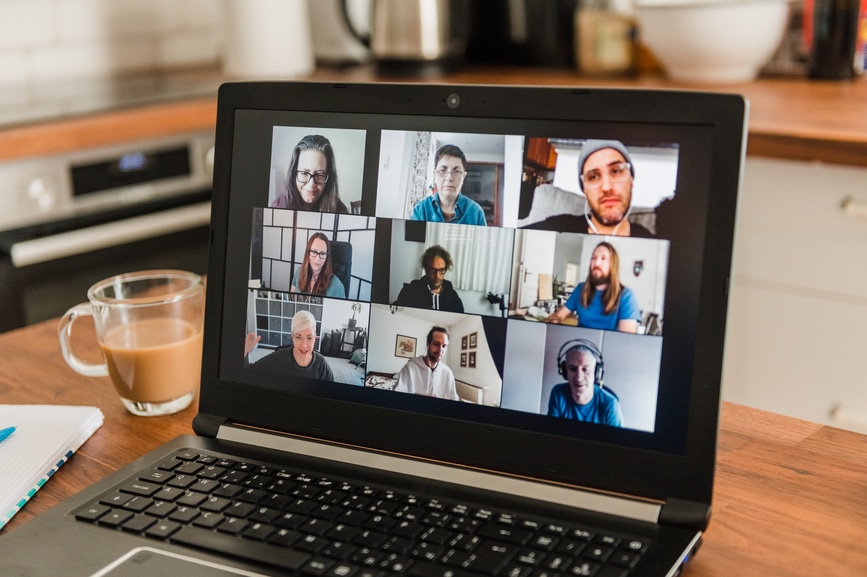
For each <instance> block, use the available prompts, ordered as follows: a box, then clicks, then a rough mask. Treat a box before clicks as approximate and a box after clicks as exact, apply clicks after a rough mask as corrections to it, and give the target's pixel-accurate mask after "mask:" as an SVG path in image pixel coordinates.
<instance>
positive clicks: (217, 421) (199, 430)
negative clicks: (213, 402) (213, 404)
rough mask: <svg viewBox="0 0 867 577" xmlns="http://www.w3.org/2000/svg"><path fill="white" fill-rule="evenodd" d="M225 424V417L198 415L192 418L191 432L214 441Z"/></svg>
mask: <svg viewBox="0 0 867 577" xmlns="http://www.w3.org/2000/svg"><path fill="white" fill-rule="evenodd" d="M226 422H227V420H226V418H225V417H220V416H218V415H208V414H206V413H199V414H197V415H196V416H195V417H193V431H195V432H196V434H197V435H199V436H200V437H208V438H210V439H216V438H217V434H218V433H219V432H220V427H222V426H223V425H225V424H226Z"/></svg>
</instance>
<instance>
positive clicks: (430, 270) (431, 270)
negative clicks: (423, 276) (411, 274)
mask: <svg viewBox="0 0 867 577" xmlns="http://www.w3.org/2000/svg"><path fill="white" fill-rule="evenodd" d="M424 270H426V271H427V272H428V274H430V273H436V274H437V276H445V275H446V269H444V268H433V267H430V266H426V267H425V268H424Z"/></svg>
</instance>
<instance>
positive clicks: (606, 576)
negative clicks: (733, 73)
mask: <svg viewBox="0 0 867 577" xmlns="http://www.w3.org/2000/svg"><path fill="white" fill-rule="evenodd" d="M747 110H748V105H747V102H746V101H745V100H744V99H743V98H742V97H740V96H737V95H723V94H712V93H690V92H678V91H663V90H625V89H602V88H598V89H597V88H559V87H550V88H548V87H545V88H539V87H511V86H510V87H506V86H497V87H495V86H468V85H467V86H458V85H451V86H450V85H422V84H413V85H403V84H387V83H382V84H329V83H291V82H273V83H271V82H251V83H244V82H241V83H228V84H225V85H223V86H222V87H221V88H220V90H219V97H218V108H217V128H216V153H215V167H214V185H213V212H212V219H211V232H212V250H211V253H210V261H209V274H208V286H207V292H208V294H207V311H206V320H205V337H204V351H203V361H202V382H201V391H200V402H199V414H198V415H197V416H196V417H195V419H194V422H193V428H194V430H195V433H196V434H195V435H186V436H182V437H179V438H177V439H175V440H173V441H171V442H169V443H168V444H166V445H164V446H161V447H160V448H158V449H156V450H154V451H152V452H150V453H148V454H147V455H144V456H143V457H141V458H140V459H138V460H136V461H135V462H133V463H131V464H130V465H128V466H127V467H124V468H123V469H121V470H119V471H117V472H116V473H114V474H112V475H110V476H109V477H108V478H106V479H104V480H102V481H100V482H98V483H96V484H95V485H94V486H92V487H91V488H89V489H87V490H85V491H83V492H82V493H80V494H78V495H76V496H74V497H72V498H70V499H69V500H68V501H66V502H64V503H62V504H60V505H58V506H56V507H54V508H53V509H52V510H50V511H48V512H47V513H45V514H44V515H41V516H40V517H38V518H36V519H34V520H33V521H31V522H29V523H27V524H26V525H24V526H22V527H20V528H18V529H16V530H14V531H11V532H9V533H8V534H6V535H3V536H2V537H0V558H2V560H3V561H2V565H3V574H4V575H7V576H19V575H28V576H39V575H46V576H49V575H50V576H55V575H69V576H109V577H121V576H123V577H138V576H144V575H148V576H151V575H192V576H193V577H196V576H200V575H209V576H210V575H219V576H237V575H244V576H262V575H290V574H291V575H295V574H301V575H323V576H330V577H375V576H380V575H392V574H406V575H410V576H412V577H438V576H442V577H459V576H468V577H469V576H472V575H505V576H508V577H549V576H557V575H563V576H599V577H610V576H618V577H622V576H624V575H634V576H641V577H648V576H671V575H678V574H679V573H680V572H681V571H682V570H683V569H684V567H685V566H686V565H687V563H688V562H689V560H690V559H691V558H692V556H693V555H694V554H695V553H696V551H697V550H698V548H699V545H700V543H701V537H702V533H703V531H704V530H705V529H706V527H707V525H708V523H709V520H710V513H711V495H712V489H713V476H714V461H715V451H716V439H717V426H718V415H719V407H720V382H721V373H722V360H723V340H724V334H725V324H726V307H727V293H728V284H729V274H730V268H731V267H730V264H731V256H732V242H733V235H734V229H735V215H736V205H737V199H738V191H739V188H740V183H741V171H742V165H743V158H744V154H745V141H746V122H747ZM609 289H610V290H609ZM35 543H39V544H40V546H39V547H36V546H34V544H35ZM49 545H50V548H49V549H46V548H45V546H49ZM49 551H50V552H49ZM46 553H47V554H46Z"/></svg>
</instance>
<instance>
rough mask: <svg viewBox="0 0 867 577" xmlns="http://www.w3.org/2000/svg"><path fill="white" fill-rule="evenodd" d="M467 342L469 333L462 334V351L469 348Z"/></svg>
mask: <svg viewBox="0 0 867 577" xmlns="http://www.w3.org/2000/svg"><path fill="white" fill-rule="evenodd" d="M467 342H468V339H467V335H464V336H462V337H461V350H462V351H465V350H467Z"/></svg>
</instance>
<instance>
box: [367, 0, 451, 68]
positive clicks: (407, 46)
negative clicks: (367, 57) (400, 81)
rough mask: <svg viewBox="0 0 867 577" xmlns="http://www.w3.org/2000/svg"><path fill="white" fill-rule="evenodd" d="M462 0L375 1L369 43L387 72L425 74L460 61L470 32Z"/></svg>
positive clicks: (378, 61)
mask: <svg viewBox="0 0 867 577" xmlns="http://www.w3.org/2000/svg"><path fill="white" fill-rule="evenodd" d="M466 5H467V3H466V2H464V1H461V0H457V1H456V0H373V3H372V6H371V20H370V38H369V46H370V51H371V55H372V57H373V59H374V61H375V62H376V64H377V66H378V67H379V68H380V69H381V70H382V71H384V72H397V73H401V72H406V73H423V72H426V71H434V70H441V69H444V68H450V67H453V66H455V65H456V64H459V63H460V62H461V60H462V58H463V54H464V50H465V46H466V35H465V33H464V32H463V30H464V29H465V26H464V25H463V23H464V22H465V20H466V19H465V18H462V17H461V14H460V13H461V12H463V11H465V8H463V6H466Z"/></svg>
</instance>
